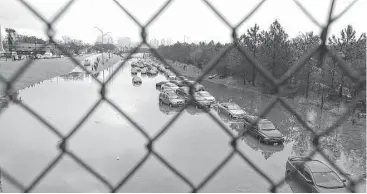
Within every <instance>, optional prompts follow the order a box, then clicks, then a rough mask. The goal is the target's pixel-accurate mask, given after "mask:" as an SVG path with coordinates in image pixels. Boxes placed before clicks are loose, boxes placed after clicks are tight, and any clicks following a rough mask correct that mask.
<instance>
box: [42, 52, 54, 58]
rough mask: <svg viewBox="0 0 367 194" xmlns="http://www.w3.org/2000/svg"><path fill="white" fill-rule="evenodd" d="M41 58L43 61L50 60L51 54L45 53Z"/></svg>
mask: <svg viewBox="0 0 367 194" xmlns="http://www.w3.org/2000/svg"><path fill="white" fill-rule="evenodd" d="M43 58H44V59H51V58H52V53H51V52H46V53H45V54H44V55H43Z"/></svg>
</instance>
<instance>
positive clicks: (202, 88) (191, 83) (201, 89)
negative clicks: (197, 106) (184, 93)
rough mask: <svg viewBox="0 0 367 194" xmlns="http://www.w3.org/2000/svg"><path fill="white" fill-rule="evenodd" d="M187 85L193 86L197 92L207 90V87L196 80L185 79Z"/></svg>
mask: <svg viewBox="0 0 367 194" xmlns="http://www.w3.org/2000/svg"><path fill="white" fill-rule="evenodd" d="M184 83H185V85H187V86H192V87H193V89H194V91H195V92H200V91H205V87H204V86H203V85H201V84H199V83H197V82H195V81H191V80H185V81H184Z"/></svg>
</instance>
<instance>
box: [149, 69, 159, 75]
mask: <svg viewBox="0 0 367 194" xmlns="http://www.w3.org/2000/svg"><path fill="white" fill-rule="evenodd" d="M147 74H148V75H157V74H158V72H157V71H155V70H148V71H147Z"/></svg>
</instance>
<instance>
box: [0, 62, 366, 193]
mask: <svg viewBox="0 0 367 194" xmlns="http://www.w3.org/2000/svg"><path fill="white" fill-rule="evenodd" d="M117 65H118V64H117ZM117 65H115V66H113V67H112V68H109V69H107V70H105V71H103V72H101V73H99V75H98V79H99V80H101V81H103V80H107V79H108V77H109V76H110V75H111V74H112V72H114V71H115V70H116V68H117ZM138 76H139V77H142V84H141V85H139V86H136V85H135V86H134V85H133V84H132V81H131V80H132V75H131V73H130V66H129V65H126V66H125V67H124V68H122V69H121V70H119V72H118V73H117V74H116V77H114V78H113V79H112V80H111V82H110V83H109V85H108V86H107V88H108V89H107V94H106V97H107V98H108V99H110V100H111V101H112V102H114V103H115V104H116V105H117V106H118V107H119V108H121V110H123V111H124V112H126V113H127V114H128V115H129V116H131V118H132V119H133V120H134V121H136V122H137V123H139V126H141V127H143V128H144V129H145V130H146V131H147V133H148V134H149V135H150V136H151V137H152V136H155V135H156V134H157V133H158V132H159V131H160V129H161V128H162V127H163V126H165V124H167V122H168V121H169V120H170V119H171V118H172V117H173V116H174V115H175V113H176V112H178V109H177V108H176V109H175V108H171V107H168V106H165V105H160V104H159V102H158V95H159V91H158V90H156V88H155V84H156V83H157V82H159V81H163V80H166V78H165V77H164V75H161V74H158V75H157V76H155V77H151V76H150V77H148V76H141V75H140V73H139V74H138ZM203 85H204V86H205V88H206V90H208V91H209V92H210V93H211V94H213V96H215V97H216V99H217V100H218V101H223V102H224V101H229V100H232V101H234V102H236V103H237V104H239V105H240V106H241V107H244V109H245V110H246V111H248V112H249V113H254V114H255V113H258V112H260V111H261V110H263V108H264V107H265V106H266V105H267V104H268V103H269V102H270V98H269V97H266V96H264V95H261V94H257V93H254V92H249V91H239V90H234V89H228V88H226V87H224V86H219V85H216V84H213V83H210V82H207V81H204V82H203ZM17 99H19V101H21V102H22V103H24V104H26V105H27V106H29V107H30V108H31V109H32V110H34V111H35V112H36V113H38V114H39V115H41V116H42V117H43V118H44V119H46V120H47V121H48V122H49V123H50V124H51V125H52V126H55V128H56V129H57V130H59V131H60V132H62V134H63V135H66V134H68V133H69V132H70V131H71V130H72V129H73V128H74V127H76V126H77V125H78V123H79V121H80V120H81V119H83V117H84V116H85V115H86V113H87V111H89V110H90V109H91V108H92V107H93V105H94V104H95V103H96V102H97V101H98V100H99V99H100V86H98V84H96V82H95V81H93V80H92V77H91V76H88V75H86V74H84V73H78V72H73V73H70V74H68V75H65V76H60V77H57V78H53V79H51V80H46V81H43V82H41V83H40V84H37V85H33V86H32V87H28V88H26V89H24V90H21V91H19V93H18V94H17ZM2 107H3V110H2V111H0V112H1V114H0V134H1V135H0V154H1V156H0V166H1V167H2V168H4V169H6V171H7V172H9V173H10V174H11V175H13V176H14V177H15V178H16V179H17V180H19V181H20V182H21V183H22V184H24V185H26V186H27V185H29V184H31V182H32V181H33V179H34V178H36V177H37V176H38V175H39V174H40V172H41V171H42V170H44V169H45V168H46V166H47V165H48V164H49V163H50V162H51V161H52V160H53V158H55V157H57V156H58V154H59V150H58V144H59V139H58V137H57V136H56V135H55V134H54V133H52V132H51V131H50V130H49V129H48V128H47V127H46V126H45V125H43V124H42V123H41V122H39V121H38V120H37V119H36V118H35V117H34V116H32V115H30V114H29V113H28V112H27V111H26V110H24V109H23V108H22V107H20V106H18V105H16V104H9V105H7V106H2ZM211 111H212V112H213V113H214V115H216V117H217V118H218V119H220V120H221V122H223V123H224V124H225V125H227V126H228V127H229V128H230V129H231V132H232V133H233V134H235V135H236V134H237V133H238V131H239V130H240V129H239V128H240V126H238V125H236V123H233V122H230V121H229V120H228V119H226V118H225V117H224V116H223V115H218V114H217V112H216V111H215V109H212V110H211ZM298 112H299V114H301V115H303V116H304V119H307V120H308V122H309V123H310V124H312V125H313V126H314V127H315V128H317V129H319V130H322V129H324V128H326V127H327V126H330V125H331V123H332V122H335V120H336V119H337V118H338V117H337V116H335V115H333V114H331V113H330V114H329V113H325V112H324V113H321V112H320V111H319V110H318V109H316V108H312V107H306V108H305V107H301V108H299V110H298ZM266 118H267V119H269V120H271V121H272V122H274V124H275V126H277V127H278V128H279V130H280V132H281V133H282V134H283V135H284V136H285V138H286V141H285V143H284V145H279V146H270V145H265V144H262V143H260V142H259V141H257V140H255V139H254V138H252V137H249V136H244V137H241V141H239V143H238V149H239V150H241V151H242V153H243V154H244V155H246V156H247V157H248V158H249V159H250V160H251V161H252V162H253V163H254V164H255V165H256V166H257V167H258V168H260V169H262V170H263V172H264V173H265V174H266V175H267V176H269V177H270V178H271V179H272V180H273V181H274V182H278V181H280V180H282V179H283V178H284V176H285V167H286V166H285V164H286V161H287V159H288V157H289V156H305V155H307V154H308V153H309V152H310V151H311V150H312V149H313V147H312V143H311V139H312V136H311V135H310V133H308V132H305V129H303V128H302V127H301V126H300V125H299V124H298V121H297V120H296V119H295V118H294V117H292V116H291V114H290V113H289V112H287V111H286V110H285V109H284V108H282V107H281V106H280V105H276V106H275V107H274V108H273V110H271V111H270V112H269V113H268V114H267V116H266ZM365 130H366V126H365V121H364V120H362V121H359V122H357V123H356V124H354V125H352V123H351V122H350V121H348V122H346V123H345V124H344V125H342V126H340V127H339V128H338V129H337V131H336V132H334V133H332V134H331V135H329V136H328V137H327V138H323V139H322V142H321V146H322V149H323V150H324V151H325V153H327V155H328V156H329V159H330V160H331V161H332V162H334V163H336V164H337V165H338V166H339V167H340V168H342V169H343V170H344V171H345V172H348V173H350V174H352V175H353V176H359V175H360V174H361V173H363V172H365V170H366V168H365V163H366V158H365V156H366V137H365V133H366V131H365ZM230 140H231V138H230V137H229V136H228V135H227V134H226V133H225V132H224V131H223V129H221V127H220V126H218V125H217V124H216V123H215V122H214V121H213V120H212V119H211V118H210V117H209V116H208V115H206V114H205V113H204V112H202V111H200V110H197V109H195V108H188V109H186V110H185V111H184V112H183V114H182V115H181V116H180V117H179V119H178V120H177V121H176V122H175V123H174V124H173V125H172V126H171V127H170V129H169V130H168V131H167V132H166V133H164V134H163V135H162V136H161V137H160V138H159V139H158V140H157V141H156V143H155V144H154V149H155V150H156V152H158V153H159V154H160V155H162V156H163V157H164V158H165V159H166V160H167V161H168V162H169V163H171V164H172V165H173V166H174V167H175V168H176V169H177V170H178V171H179V172H181V173H182V174H183V175H184V176H185V177H187V178H188V179H189V180H191V181H192V183H193V184H194V185H198V184H200V183H201V182H202V181H203V179H204V178H205V177H206V176H207V175H208V174H209V173H211V171H212V170H213V169H214V168H215V167H216V166H217V165H219V164H220V163H221V162H222V161H223V160H224V158H225V157H226V156H227V155H228V154H229V153H230V151H231V150H232V148H231V147H230V144H229V143H230ZM147 143H148V141H147V139H146V138H145V137H144V136H143V135H142V134H141V133H140V132H139V131H138V130H137V129H135V128H134V126H133V125H132V124H130V123H129V122H128V121H127V120H126V119H125V118H124V117H123V116H122V115H121V114H120V113H119V112H118V111H116V110H115V109H114V108H113V107H112V106H110V105H109V104H107V103H106V102H103V103H102V104H101V105H100V106H98V108H97V109H96V110H95V111H94V113H93V114H91V115H90V117H89V118H88V119H87V120H85V122H84V123H83V124H82V125H81V126H80V129H79V130H78V131H77V132H76V133H74V135H73V136H72V137H71V138H70V140H69V142H68V149H69V150H71V151H72V153H74V154H76V155H77V156H78V157H79V158H80V159H82V160H83V161H85V163H86V164H88V165H90V166H91V167H92V168H93V169H94V170H96V172H98V173H100V174H101V175H102V176H104V177H105V178H106V179H107V180H108V181H109V182H110V183H111V184H112V185H116V184H118V182H119V181H120V180H121V179H122V178H123V177H125V176H126V175H127V173H128V172H129V171H130V169H131V168H133V167H134V166H135V165H136V164H137V163H138V162H139V161H140V160H141V159H142V158H143V157H144V156H145V154H146V152H147V151H146V148H145V146H146V144H147ZM316 158H317V159H320V160H321V161H324V162H325V163H326V164H328V163H327V162H326V160H325V159H324V158H322V157H321V156H319V155H316ZM329 166H330V167H331V165H329ZM269 188H270V184H269V183H268V182H267V181H266V180H265V179H264V178H263V177H261V176H260V175H259V174H258V173H257V172H256V171H255V170H254V169H252V167H251V166H250V165H249V164H247V163H246V162H245V161H244V160H243V159H242V158H240V157H239V156H234V157H233V158H232V159H231V161H230V162H228V163H227V165H226V166H225V167H224V168H222V169H221V170H220V171H219V172H218V174H217V175H216V176H215V177H214V178H213V179H211V180H210V181H209V182H208V184H206V186H205V187H203V189H202V190H201V192H268V189H269ZM2 189H3V191H4V192H19V190H17V189H16V188H15V187H14V186H13V185H11V184H10V183H9V182H7V181H6V180H4V179H2ZM189 191H191V189H190V187H189V186H188V185H186V184H185V183H184V182H183V181H182V180H181V179H180V178H178V177H177V176H176V175H175V174H173V173H172V172H171V171H170V170H169V169H168V168H167V167H165V166H164V165H163V164H162V163H161V162H160V161H159V160H158V159H157V158H155V156H150V158H149V159H148V161H147V162H146V163H145V164H144V165H143V166H142V168H141V169H140V170H138V171H137V172H136V173H135V174H134V175H133V176H132V177H131V179H130V180H129V181H128V182H126V184H125V185H124V186H123V187H122V188H121V189H120V190H118V192H189ZM292 191H293V189H292V188H291V186H290V185H289V184H287V183H285V184H283V185H282V186H281V187H280V188H279V189H278V190H277V192H292ZM364 191H365V190H364ZM33 192H108V189H107V188H106V187H105V186H104V185H103V184H102V183H101V182H100V181H99V180H98V179H96V178H95V177H94V176H93V175H92V174H90V173H89V172H88V171H86V170H85V169H84V168H83V167H82V166H80V165H78V164H77V163H76V162H75V161H73V159H71V158H70V157H68V156H64V157H63V158H62V159H61V161H60V162H59V163H58V164H57V165H56V166H55V168H53V169H52V170H51V171H50V172H49V173H48V174H47V175H46V176H45V178H44V179H43V180H42V181H41V182H40V183H39V184H38V185H37V186H36V187H35V188H34V190H33Z"/></svg>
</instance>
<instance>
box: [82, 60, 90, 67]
mask: <svg viewBox="0 0 367 194" xmlns="http://www.w3.org/2000/svg"><path fill="white" fill-rule="evenodd" d="M90 64H91V62H90V60H89V59H85V60H84V62H83V65H84V66H90Z"/></svg>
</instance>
